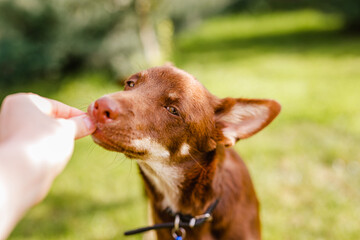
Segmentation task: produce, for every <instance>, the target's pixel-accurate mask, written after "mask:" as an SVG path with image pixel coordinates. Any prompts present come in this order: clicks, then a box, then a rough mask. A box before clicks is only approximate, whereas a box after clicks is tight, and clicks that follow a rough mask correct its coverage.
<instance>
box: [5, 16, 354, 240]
mask: <svg viewBox="0 0 360 240" xmlns="http://www.w3.org/2000/svg"><path fill="white" fill-rule="evenodd" d="M341 25H342V22H341V20H340V19H338V18H337V17H336V16H332V15H323V14H320V13H317V12H313V11H310V10H304V11H296V12H288V13H272V14H266V15H232V16H225V17H219V18H215V19H211V20H208V21H206V22H205V23H204V24H202V25H201V26H198V27H196V28H194V29H191V30H188V31H186V32H183V33H182V34H181V35H180V36H179V37H178V38H177V39H176V44H175V46H176V50H175V56H174V59H175V63H176V65H178V66H179V67H181V68H183V69H185V70H187V71H189V72H190V73H192V74H193V75H194V76H196V77H197V78H198V79H199V80H200V81H201V82H202V83H203V84H204V85H205V86H206V87H207V88H208V89H209V90H210V91H211V92H212V93H214V94H215V95H218V96H220V97H226V96H232V97H259V98H274V99H277V100H278V101H279V102H280V103H281V104H282V106H283V109H282V113H281V114H280V116H279V117H278V119H276V121H275V122H274V123H273V124H271V125H270V126H269V127H268V128H266V129H265V130H264V131H263V132H261V133H259V134H257V135H256V136H254V137H252V138H251V139H248V140H244V141H242V142H240V143H238V144H237V146H236V148H237V149H238V150H239V152H241V155H242V156H243V157H244V159H245V161H246V163H247V165H248V167H249V168H250V171H251V173H252V176H253V180H254V183H255V187H256V189H257V193H258V196H259V198H260V202H261V206H262V209H261V210H262V211H261V217H262V224H263V236H264V239H273V240H279V239H289V240H290V239H294V240H295V239H296V240H297V239H354V240H357V239H359V237H360V233H359V216H360V204H359V203H360V148H359V146H360V107H359V105H358V104H359V103H360V95H359V90H360V36H352V35H344V34H342V33H341V32H340V29H341ZM117 89H119V87H117V86H115V85H112V84H111V83H109V81H108V79H106V77H104V76H103V75H101V74H88V75H85V76H81V77H72V78H70V79H65V80H64V81H63V82H62V83H61V84H58V85H53V84H49V86H44V85H42V86H36V85H35V86H23V87H22V88H20V89H16V90H17V91H35V92H38V93H40V94H42V95H45V96H48V97H52V98H56V99H58V100H61V101H63V102H65V103H68V104H71V105H73V106H76V107H79V108H81V109H83V110H85V109H86V107H87V105H88V104H89V103H90V102H91V101H93V100H95V99H96V98H98V97H99V96H101V95H103V94H104V93H108V92H113V91H115V90H117ZM10 91H11V90H6V91H3V92H1V93H0V97H2V96H4V95H5V94H7V93H9V92H10ZM146 209H147V206H146V200H145V198H144V192H143V190H142V184H141V180H140V178H139V176H138V169H137V166H136V164H134V163H132V162H131V161H129V160H126V159H125V157H124V156H122V155H121V154H116V153H111V152H108V151H105V150H103V149H101V148H100V147H98V146H96V145H95V144H94V143H92V141H91V139H90V138H85V139H82V140H79V141H78V142H77V144H76V150H75V153H74V156H73V158H72V161H71V162H70V164H69V166H68V167H67V168H66V170H65V172H64V173H63V174H62V175H61V176H60V177H59V178H58V179H57V180H56V182H55V184H54V186H53V188H52V190H51V193H50V194H49V196H48V197H47V198H46V199H45V201H44V202H43V203H41V204H40V205H38V206H37V207H35V208H34V209H32V210H31V211H30V212H29V213H28V214H27V216H26V217H25V218H24V219H23V221H22V222H21V223H20V224H19V225H18V226H17V228H16V229H15V231H14V232H13V234H12V235H11V237H10V239H129V240H132V239H141V236H140V235H139V236H135V237H127V238H125V237H123V236H122V233H123V231H124V230H127V229H132V228H135V227H138V226H142V225H145V224H146V222H147V221H146V219H147V215H146V211H147V210H146Z"/></svg>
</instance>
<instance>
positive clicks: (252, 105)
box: [215, 98, 281, 147]
mask: <svg viewBox="0 0 360 240" xmlns="http://www.w3.org/2000/svg"><path fill="white" fill-rule="evenodd" d="M280 109H281V106H280V104H279V103H277V102H276V101H274V100H267V99H243V98H238V99H235V98H225V99H222V100H221V102H220V104H219V105H218V106H217V107H216V109H215V122H216V129H217V137H216V141H217V142H218V143H220V144H224V145H225V146H226V147H231V146H233V145H234V144H235V143H236V141H238V140H239V139H244V138H248V137H250V136H252V135H254V134H255V133H257V132H259V131H260V130H261V129H263V128H264V127H266V126H267V125H268V124H269V123H270V122H271V121H272V120H273V119H274V118H275V117H276V116H277V115H278V114H279V112H280Z"/></svg>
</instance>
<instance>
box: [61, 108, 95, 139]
mask: <svg viewBox="0 0 360 240" xmlns="http://www.w3.org/2000/svg"><path fill="white" fill-rule="evenodd" d="M67 121H68V122H72V123H73V124H74V126H75V139H79V138H83V137H86V136H88V135H90V134H92V133H93V132H94V131H95V130H96V125H95V123H94V122H93V121H92V120H91V118H90V117H89V116H88V115H86V114H83V115H80V116H76V117H73V118H69V119H67Z"/></svg>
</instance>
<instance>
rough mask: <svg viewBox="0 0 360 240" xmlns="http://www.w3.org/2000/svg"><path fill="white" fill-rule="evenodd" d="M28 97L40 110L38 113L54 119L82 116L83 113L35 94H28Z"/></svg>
mask: <svg viewBox="0 0 360 240" xmlns="http://www.w3.org/2000/svg"><path fill="white" fill-rule="evenodd" d="M28 96H29V98H30V100H31V101H32V102H33V103H34V104H35V105H36V106H37V107H38V108H39V109H40V111H42V112H43V113H45V114H46V115H49V116H52V117H55V118H65V119H68V118H72V117H76V116H80V115H83V114H84V112H83V111H81V110H79V109H77V108H74V107H71V106H68V105H66V104H64V103H61V102H59V101H56V100H53V99H49V98H44V97H41V96H39V95H36V94H29V95H28Z"/></svg>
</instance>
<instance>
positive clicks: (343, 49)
mask: <svg viewBox="0 0 360 240" xmlns="http://www.w3.org/2000/svg"><path fill="white" fill-rule="evenodd" d="M234 31H236V30H234ZM179 47H180V49H179V50H180V51H179V53H181V55H183V54H184V53H185V54H186V55H185V56H184V57H186V58H188V57H187V54H194V55H198V54H216V55H218V57H219V58H220V59H219V60H224V61H227V60H228V61H230V60H233V59H235V58H239V55H238V54H239V52H240V54H242V55H244V56H251V55H257V54H261V53H272V52H277V53H287V54H291V53H301V54H311V55H326V56H339V55H347V54H349V55H360V36H359V35H349V34H344V33H343V32H342V31H340V30H333V31H329V30H326V31H325V30H307V31H296V32H290V33H277V34H267V35H261V36H250V37H247V36H241V35H240V34H233V35H232V36H226V37H218V38H216V37H214V38H206V39H205V38H202V37H201V36H200V37H195V38H193V40H191V41H184V43H181V42H180V43H179Z"/></svg>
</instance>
